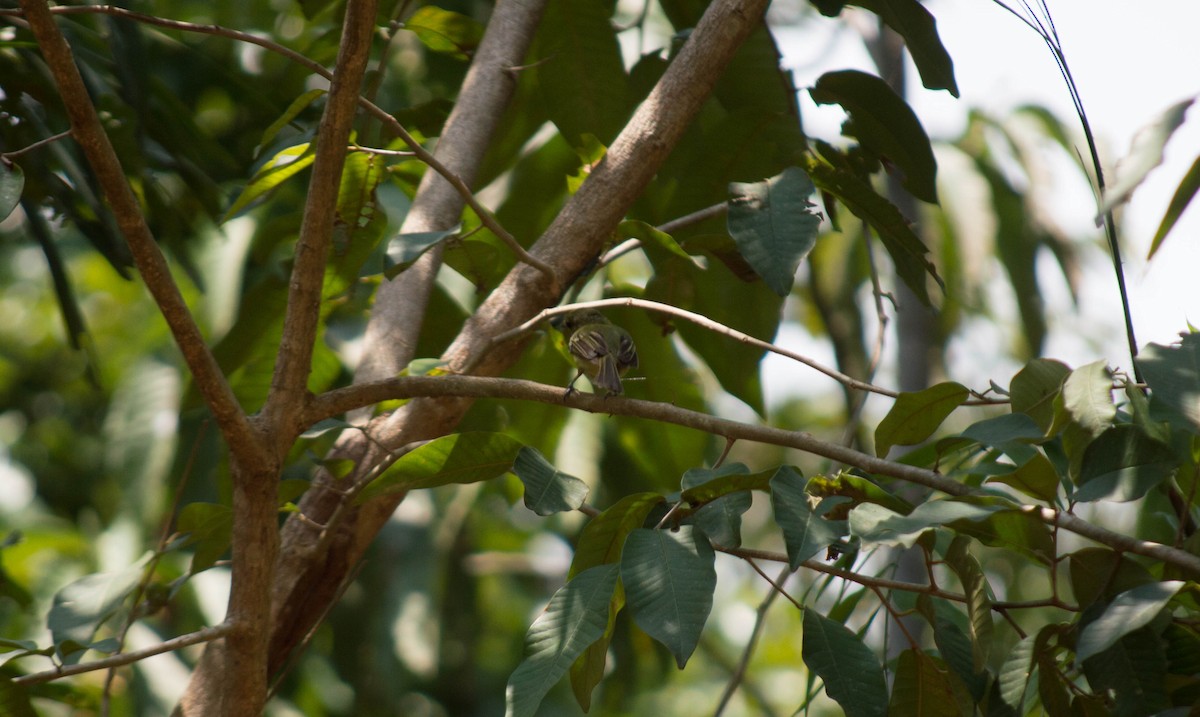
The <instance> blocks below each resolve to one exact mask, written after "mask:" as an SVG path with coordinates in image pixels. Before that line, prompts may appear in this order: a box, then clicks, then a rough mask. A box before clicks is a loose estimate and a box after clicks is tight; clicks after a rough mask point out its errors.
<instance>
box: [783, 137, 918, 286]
mask: <svg viewBox="0 0 1200 717" xmlns="http://www.w3.org/2000/svg"><path fill="white" fill-rule="evenodd" d="M806 158H807V159H806V161H805V165H804V167H805V169H806V170H807V171H808V176H809V177H810V178H812V180H813V183H814V184H816V185H817V187H819V188H820V189H822V190H824V191H826V192H828V193H830V194H832V195H834V196H835V197H837V198H838V199H839V200H841V201H842V202H843V203H844V204H845V205H846V206H847V207H848V208H849V209H850V211H851V212H853V213H854V215H855V216H856V217H858V218H859V219H862V220H863V221H865V222H867V223H868V224H870V225H871V227H872V228H874V229H875V231H877V232H878V233H879V240H880V241H881V242H883V247H884V249H886V250H887V253H888V256H890V257H891V258H892V263H893V264H895V266H896V273H897V274H899V275H900V278H901V279H902V280H903V281H904V283H905V284H906V285H907V286H908V288H910V289H912V292H913V294H915V295H916V297H917V298H918V299H920V301H921V303H922V304H924V305H926V306H929V305H930V304H931V302H930V298H929V289H928V287H927V286H926V279H927V278H930V277H932V278H933V279H934V280H935V281H937V282H938V283H939V284H941V278H940V277H939V276H938V273H937V269H936V268H935V267H934V266H933V263H932V262H930V261H929V258H928V254H929V249H928V248H926V246H925V244H924V243H922V242H921V239H920V237H918V236H917V234H916V232H914V231H913V228H912V226H911V225H910V224H909V222H908V220H907V219H905V218H904V215H903V214H901V213H900V210H899V209H897V208H896V205H894V204H892V203H891V202H890V201H888V200H887V199H886V198H884V197H882V196H880V195H879V193H878V192H876V191H875V190H874V189H872V188H871V185H870V184H868V183H867V182H865V181H864V180H862V179H860V178H859V177H857V176H855V175H854V174H853V173H852V172H851V171H849V170H848V169H847V168H845V167H840V166H835V165H833V164H830V163H829V162H827V161H823V160H821V159H818V158H817V157H815V156H813V155H811V154H810V155H806Z"/></svg>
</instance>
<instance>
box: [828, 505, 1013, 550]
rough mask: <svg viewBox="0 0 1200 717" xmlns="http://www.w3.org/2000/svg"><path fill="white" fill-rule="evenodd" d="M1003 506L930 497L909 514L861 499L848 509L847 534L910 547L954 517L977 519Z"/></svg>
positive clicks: (869, 541)
mask: <svg viewBox="0 0 1200 717" xmlns="http://www.w3.org/2000/svg"><path fill="white" fill-rule="evenodd" d="M1001 510H1005V508H1004V507H1003V506H1000V505H995V504H982V503H969V502H964V501H961V500H931V501H926V502H925V503H922V504H921V505H918V506H917V507H916V508H914V509H913V511H912V512H911V513H909V514H908V515H900V514H899V513H894V512H892V511H890V510H888V509H887V508H884V507H883V506H881V505H876V504H874V503H863V504H862V505H859V506H857V507H855V508H854V510H852V511H850V534H851V535H856V536H858V537H859V538H860V539H861V540H862V541H863V542H864V543H872V544H881V545H902V546H904V547H906V548H907V547H911V546H912V545H913V544H914V543H916V541H917V539H918V538H920V537H921V534H922V533H924V532H925V531H926V530H929V529H931V528H936V527H938V526H941V525H945V524H946V523H951V522H954V521H959V520H963V521H979V520H983V519H985V518H987V517H988V516H990V515H992V514H993V513H996V512H998V511H1001Z"/></svg>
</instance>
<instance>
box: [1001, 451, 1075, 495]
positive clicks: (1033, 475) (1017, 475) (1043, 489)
mask: <svg viewBox="0 0 1200 717" xmlns="http://www.w3.org/2000/svg"><path fill="white" fill-rule="evenodd" d="M987 482H988V483H1003V484H1004V485H1007V486H1010V487H1012V488H1016V489H1017V490H1019V491H1021V492H1022V493H1024V494H1026V495H1030V496H1033V497H1034V498H1037V499H1038V500H1043V501H1046V502H1051V501H1053V500H1054V499H1055V497H1057V496H1058V487H1059V486H1060V485H1061V484H1062V479H1061V477H1060V476H1059V475H1058V471H1057V470H1056V469H1055V468H1054V464H1053V463H1051V462H1050V459H1048V458H1046V456H1045V455H1044V454H1042V453H1039V452H1036V451H1035V452H1034V453H1033V454H1032V455H1031V456H1030V457H1029V460H1027V461H1025V462H1024V463H1022V464H1021V465H1019V466H1017V467H1016V468H1015V469H1014V470H1013V471H1012V472H1009V473H1001V474H999V475H992V476H988V478H987Z"/></svg>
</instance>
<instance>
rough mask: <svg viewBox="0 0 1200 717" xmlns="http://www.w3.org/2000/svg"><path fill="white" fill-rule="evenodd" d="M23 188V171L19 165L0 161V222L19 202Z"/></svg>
mask: <svg viewBox="0 0 1200 717" xmlns="http://www.w3.org/2000/svg"><path fill="white" fill-rule="evenodd" d="M24 190H25V173H24V172H22V171H21V165H19V164H9V163H8V162H6V161H0V222H2V221H4V220H5V219H8V215H9V214H12V213H13V210H14V209H16V208H17V205H18V204H20V203H21V192H22V191H24Z"/></svg>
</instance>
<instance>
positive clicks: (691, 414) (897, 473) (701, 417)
mask: <svg viewBox="0 0 1200 717" xmlns="http://www.w3.org/2000/svg"><path fill="white" fill-rule="evenodd" d="M417 397H427V398H429V397H442V398H445V397H469V398H514V399H519V400H525V401H537V402H539V403H547V404H551V405H558V406H564V407H567V408H576V409H579V410H583V411H588V412H590V413H600V414H607V415H614V416H633V417H637V418H645V419H649V420H653V421H661V422H663V423H672V424H675V425H679V426H685V427H687V428H694V429H696V430H698V431H704V432H705V433H709V434H711V435H714V436H720V437H722V438H725V439H727V440H728V439H736V440H745V441H754V442H756V443H765V444H769V445H775V446H783V447H787V448H795V449H797V450H801V451H804V452H806V453H811V454H813V455H817V456H821V457H824V458H828V459H830V460H832V461H836V462H838V463H844V464H846V465H851V466H856V467H858V468H861V469H862V470H864V471H867V472H868V473H875V474H878V475H885V476H890V477H892V478H897V479H899V480H903V481H906V482H909V483H916V484H918V485H922V486H925V487H926V488H932V489H934V490H937V491H941V492H942V493H946V494H948V495H952V496H957V497H964V496H968V495H971V494H972V493H973V491H972V489H971V488H969V487H968V486H966V485H963V484H962V483H959V482H958V481H955V480H953V479H951V478H947V477H946V476H944V475H942V474H941V473H938V472H936V471H931V470H928V469H925V468H919V467H917V466H912V465H907V464H904V463H898V462H896V461H890V460H887V459H884V458H877V457H875V456H873V455H870V454H868V453H862V452H861V451H856V450H854V449H852V448H847V447H846V446H843V445H841V444H838V443H831V442H828V441H822V440H820V439H818V438H816V437H814V436H813V435H812V434H810V433H806V432H802V431H787V430H784V429H782V428H775V427H772V426H761V425H755V424H749V423H741V422H739V421H731V420H729V419H725V418H718V417H716V416H710V415H708V414H706V413H700V412H699V411H692V410H688V409H686V408H680V407H679V406H674V405H671V404H668V403H658V402H655V401H643V400H639V399H633V398H624V397H618V396H597V395H594V394H590V393H582V392H579V391H575V392H572V393H571V395H569V396H564V391H563V389H562V387H560V386H547V385H545V384H540V383H535V382H533V381H525V380H520V379H503V378H489V377H482V376H403V377H399V378H393V379H388V380H385V381H376V382H374V383H368V384H360V385H358V386H349V387H347V388H341V389H336V390H333V391H329V392H327V393H324V394H321V395H320V396H317V397H316V398H314V399H313V401H312V403H311V404H310V405H309V407H308V409H307V411H306V413H305V414H304V416H303V422H304V423H305V424H306V425H311V424H312V423H316V422H317V421H319V420H321V419H324V418H330V417H332V416H336V415H340V414H341V413H343V412H345V411H347V410H350V409H351V408H356V407H358V406H364V405H370V404H373V403H378V402H380V401H386V400H392V399H400V398H417ZM379 420H381V421H386V420H387V419H385V418H381V419H379ZM1019 509H1020V510H1021V511H1022V512H1024V513H1028V514H1029V515H1032V516H1033V517H1035V518H1037V519H1038V520H1040V521H1042V522H1043V523H1046V524H1047V525H1051V526H1058V527H1060V528H1062V529H1064V530H1068V531H1070V532H1072V533H1075V534H1076V535H1081V536H1083V537H1085V538H1089V539H1091V540H1094V541H1096V542H1097V543H1101V544H1103V545H1107V546H1109V547H1111V548H1113V549H1115V550H1119V551H1123V552H1128V553H1135V554H1137V555H1144V556H1146V557H1149V558H1153V559H1155V560H1160V561H1163V562H1167V563H1171V564H1172V565H1175V566H1178V567H1180V568H1183V569H1185V570H1190V571H1193V572H1197V573H1200V557H1197V556H1195V555H1192V554H1190V553H1187V552H1186V551H1182V550H1178V549H1176V548H1172V547H1170V546H1167V545H1163V544H1161V543H1155V542H1153V541H1148V540H1139V539H1137V538H1134V537H1131V536H1128V535H1123V534H1121V533H1116V532H1113V531H1111V530H1108V529H1107V528H1103V527H1100V526H1098V525H1092V524H1091V523H1088V522H1087V521H1085V520H1082V519H1080V518H1077V517H1075V516H1074V515H1070V514H1068V513H1062V512H1060V511H1056V510H1051V509H1050V508H1042V507H1040V506H1035V505H1025V506H1020V508H1019ZM755 557H757V556H755Z"/></svg>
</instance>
